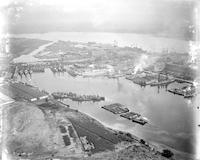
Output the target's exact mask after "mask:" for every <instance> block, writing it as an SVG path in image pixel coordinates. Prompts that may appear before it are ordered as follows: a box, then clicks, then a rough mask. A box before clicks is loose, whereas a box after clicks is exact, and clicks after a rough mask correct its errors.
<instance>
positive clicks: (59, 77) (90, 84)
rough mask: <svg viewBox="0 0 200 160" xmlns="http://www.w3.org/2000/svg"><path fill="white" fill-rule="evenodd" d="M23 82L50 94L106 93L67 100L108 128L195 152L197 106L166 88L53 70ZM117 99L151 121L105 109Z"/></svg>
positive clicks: (121, 79) (75, 107) (72, 105)
mask: <svg viewBox="0 0 200 160" xmlns="http://www.w3.org/2000/svg"><path fill="white" fill-rule="evenodd" d="M23 81H25V82H29V83H31V84H33V85H35V86H38V87H39V88H41V89H44V90H46V91H48V92H49V93H52V92H55V91H66V92H69V91H71V92H75V93H78V94H95V95H96V94H98V95H100V96H105V98H106V100H105V101H104V102H98V103H92V102H83V103H78V102H73V101H71V100H64V103H67V104H69V105H70V106H71V107H72V108H74V109H78V110H80V111H81V112H84V113H86V114H88V115H90V116H92V117H94V118H95V119H97V120H99V121H100V122H102V123H103V124H105V125H106V126H108V127H111V128H114V129H118V130H124V131H128V132H131V133H133V134H135V135H137V136H138V137H140V138H144V139H146V140H148V141H152V142H157V143H162V144H165V145H168V146H170V147H173V148H175V149H178V150H181V151H185V152H192V149H193V142H192V138H193V136H192V134H193V126H192V125H191V124H193V123H194V120H193V116H192V115H193V108H192V107H191V106H190V105H188V103H187V100H186V99H184V98H183V97H181V96H177V95H173V94H171V93H169V92H167V91H166V90H165V88H162V89H160V90H158V88H157V87H145V88H141V87H140V86H138V85H136V84H134V83H132V82H131V81H128V80H126V79H124V78H120V79H118V80H117V79H108V78H103V77H102V78H100V77H99V78H82V77H77V78H73V77H71V76H70V75H68V74H67V73H61V74H53V73H52V72H51V71H50V70H49V69H47V70H46V71H45V73H36V74H33V75H32V79H31V80H30V79H25V78H23ZM177 85H180V84H172V85H170V86H169V87H173V86H177ZM158 91H159V92H158ZM115 102H118V103H122V104H124V105H127V106H128V108H129V109H130V110H131V111H134V112H138V113H140V114H141V115H142V116H144V117H146V118H148V120H149V122H150V124H148V125H146V126H141V125H138V124H136V123H132V122H131V121H128V120H126V119H124V118H122V117H120V116H118V115H114V114H112V113H110V112H108V111H106V110H104V109H102V108H101V106H103V105H105V104H110V103H115Z"/></svg>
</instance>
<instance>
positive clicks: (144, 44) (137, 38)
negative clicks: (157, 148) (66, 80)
mask: <svg viewBox="0 0 200 160" xmlns="http://www.w3.org/2000/svg"><path fill="white" fill-rule="evenodd" d="M11 36H13V37H25V38H35V39H43V40H51V41H57V40H63V41H78V42H99V43H113V42H114V40H116V41H117V42H118V45H119V46H132V45H133V46H137V47H141V48H143V49H144V50H148V51H151V52H161V51H163V50H165V49H168V50H169V51H174V52H178V53H181V52H182V53H185V52H188V51H189V42H188V41H184V40H178V39H171V38H163V37H154V36H152V35H147V34H146V35H144V34H134V33H104V32H103V33H102V32H51V33H43V34H19V35H11Z"/></svg>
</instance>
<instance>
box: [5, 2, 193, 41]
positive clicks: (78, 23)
mask: <svg viewBox="0 0 200 160" xmlns="http://www.w3.org/2000/svg"><path fill="white" fill-rule="evenodd" d="M193 2H194V1H189V0H187V1H186V0H26V1H25V0H24V1H22V0H21V1H20V0H18V1H15V3H12V5H9V6H8V7H7V9H6V10H7V11H6V14H7V16H8V18H7V19H8V22H9V28H10V31H12V32H49V31H106V32H139V33H148V34H156V35H163V36H170V37H171V36H175V37H185V38H187V37H191V30H192V29H191V28H192V24H193V13H194V11H193V8H194V6H195V5H194V3H193Z"/></svg>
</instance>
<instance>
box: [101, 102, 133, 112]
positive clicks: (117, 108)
mask: <svg viewBox="0 0 200 160" xmlns="http://www.w3.org/2000/svg"><path fill="white" fill-rule="evenodd" d="M101 108H103V109H105V110H107V111H109V112H112V113H113V114H122V113H127V112H129V109H128V108H126V107H125V106H124V105H122V104H120V103H113V104H110V105H105V106H102V107H101Z"/></svg>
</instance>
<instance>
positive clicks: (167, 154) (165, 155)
mask: <svg viewBox="0 0 200 160" xmlns="http://www.w3.org/2000/svg"><path fill="white" fill-rule="evenodd" d="M161 155H162V156H163V157H166V158H171V157H172V156H173V155H174V153H173V152H172V151H170V150H168V149H164V150H163V151H162V153H161Z"/></svg>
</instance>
